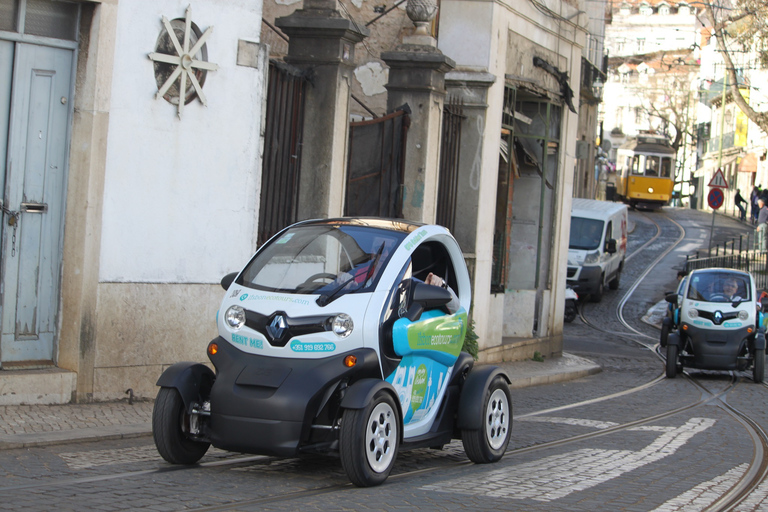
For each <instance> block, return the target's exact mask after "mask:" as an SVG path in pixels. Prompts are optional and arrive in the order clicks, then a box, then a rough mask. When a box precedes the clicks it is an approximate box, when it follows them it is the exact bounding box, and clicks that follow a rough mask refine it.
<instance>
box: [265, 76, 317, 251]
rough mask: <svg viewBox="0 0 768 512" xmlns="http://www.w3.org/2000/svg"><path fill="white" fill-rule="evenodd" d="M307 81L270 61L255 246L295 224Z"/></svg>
mask: <svg viewBox="0 0 768 512" xmlns="http://www.w3.org/2000/svg"><path fill="white" fill-rule="evenodd" d="M306 88H307V79H306V78H305V77H304V75H303V74H302V72H301V71H300V70H297V69H295V68H293V67H291V66H288V65H287V64H284V63H281V62H277V61H270V63H269V84H268V89H267V113H266V121H265V126H264V133H265V135H264V157H263V159H262V172H261V206H260V208H259V233H258V238H257V243H258V244H259V245H260V244H263V243H264V242H266V241H267V240H268V239H269V238H270V237H271V236H272V235H274V234H275V233H277V232H278V231H279V230H280V229H282V228H284V227H285V226H287V225H289V224H293V223H294V222H296V220H297V219H296V215H297V208H298V198H299V172H300V170H301V142H302V130H303V126H304V97H305V93H306Z"/></svg>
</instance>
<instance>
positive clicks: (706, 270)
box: [689, 267, 752, 279]
mask: <svg viewBox="0 0 768 512" xmlns="http://www.w3.org/2000/svg"><path fill="white" fill-rule="evenodd" d="M715 273H717V274H723V273H726V274H735V275H739V276H742V277H744V278H747V279H748V278H750V277H752V276H751V274H750V273H749V272H744V271H743V270H736V269H735V268H722V267H713V268H699V269H696V270H693V271H692V272H691V273H690V274H689V275H693V274H697V275H698V274H715Z"/></svg>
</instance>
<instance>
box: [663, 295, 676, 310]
mask: <svg viewBox="0 0 768 512" xmlns="http://www.w3.org/2000/svg"><path fill="white" fill-rule="evenodd" d="M664 300H666V301H667V302H669V303H670V304H672V305H673V306H675V307H677V294H676V293H668V294H667V296H666V297H664Z"/></svg>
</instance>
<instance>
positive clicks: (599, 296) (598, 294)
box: [589, 274, 605, 302]
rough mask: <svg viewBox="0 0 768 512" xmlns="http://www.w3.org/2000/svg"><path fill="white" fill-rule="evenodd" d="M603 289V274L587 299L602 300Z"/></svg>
mask: <svg viewBox="0 0 768 512" xmlns="http://www.w3.org/2000/svg"><path fill="white" fill-rule="evenodd" d="M604 291H605V274H601V275H600V283H599V284H598V285H597V291H596V292H595V293H593V294H592V295H590V296H589V300H591V301H592V302H600V301H601V300H603V292H604Z"/></svg>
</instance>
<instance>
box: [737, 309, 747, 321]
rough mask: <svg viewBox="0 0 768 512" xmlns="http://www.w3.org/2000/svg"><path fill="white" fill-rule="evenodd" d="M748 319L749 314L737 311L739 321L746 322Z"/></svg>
mask: <svg viewBox="0 0 768 512" xmlns="http://www.w3.org/2000/svg"><path fill="white" fill-rule="evenodd" d="M747 318H749V313H747V312H746V311H739V320H746V319H747Z"/></svg>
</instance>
